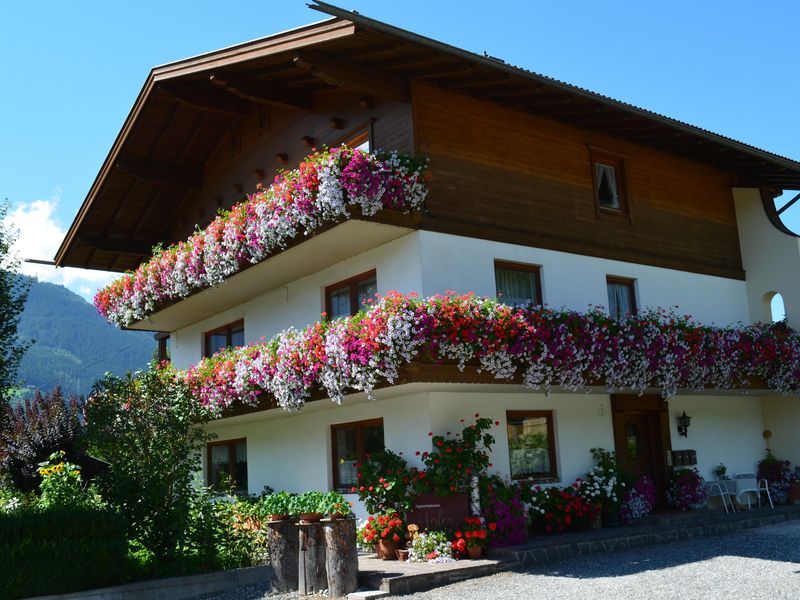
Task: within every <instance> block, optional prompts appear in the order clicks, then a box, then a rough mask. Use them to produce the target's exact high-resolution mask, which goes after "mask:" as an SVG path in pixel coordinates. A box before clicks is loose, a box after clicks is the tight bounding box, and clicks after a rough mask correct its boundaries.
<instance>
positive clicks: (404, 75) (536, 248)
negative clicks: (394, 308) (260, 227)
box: [55, 2, 800, 493]
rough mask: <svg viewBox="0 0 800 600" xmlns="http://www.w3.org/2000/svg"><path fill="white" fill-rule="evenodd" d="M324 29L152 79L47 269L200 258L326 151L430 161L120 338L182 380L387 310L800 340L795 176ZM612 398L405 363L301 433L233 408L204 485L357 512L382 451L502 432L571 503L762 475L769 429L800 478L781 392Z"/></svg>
mask: <svg viewBox="0 0 800 600" xmlns="http://www.w3.org/2000/svg"><path fill="white" fill-rule="evenodd" d="M312 8H314V9H315V10H318V11H321V12H323V13H326V14H327V15H328V17H330V18H327V19H326V20H323V21H321V22H317V23H314V24H311V25H308V26H305V27H300V28H298V29H294V30H291V31H287V32H283V33H279V34H276V35H272V36H268V37H265V38H262V39H259V40H256V41H252V42H247V43H244V44H241V45H238V46H234V47H231V48H227V49H224V50H219V51H216V52H211V53H209V54H204V55H201V56H196V57H193V58H189V59H186V60H182V61H179V62H175V63H171V64H167V65H164V66H161V67H157V68H155V69H153V70H152V71H151V73H150V75H149V76H148V77H147V80H146V82H145V84H144V87H143V88H142V91H141V92H140V94H139V96H138V97H137V99H136V102H135V104H134V105H133V108H132V109H131V112H130V114H129V116H128V118H127V119H126V121H125V123H124V125H123V126H122V130H121V131H120V133H119V135H118V137H117V139H116V140H115V142H114V145H113V147H112V148H111V150H110V152H109V154H108V157H107V158H106V160H105V162H104V163H103V165H102V167H101V169H100V172H99V174H98V176H97V178H96V180H95V181H94V183H93V185H92V187H91V189H90V190H89V193H88V195H87V197H86V200H85V201H84V203H83V205H82V207H81V209H80V212H79V213H78V215H77V216H76V218H75V221H74V223H73V224H72V226H71V227H70V229H69V232H68V233H67V236H66V238H65V239H64V241H63V243H62V245H61V247H60V249H59V251H58V254H57V256H56V257H55V261H56V264H57V265H58V266H72V267H82V268H88V269H102V270H112V271H119V272H124V271H126V270H133V269H136V268H137V266H138V265H139V264H140V263H142V262H143V261H147V260H149V259H150V257H151V254H152V250H151V248H153V246H154V245H156V244H161V245H162V246H163V247H164V248H166V247H168V246H169V245H170V244H174V243H177V242H180V241H181V240H185V239H186V238H187V236H190V235H191V234H192V232H193V231H195V228H196V227H199V228H200V229H201V230H202V229H203V228H204V227H206V226H207V225H208V224H209V223H211V221H212V219H214V217H215V215H216V214H217V212H218V210H219V209H227V208H230V207H231V206H233V205H234V204H236V203H238V202H240V201H242V199H243V197H244V195H245V194H247V193H250V192H253V191H255V190H256V189H257V186H258V185H259V184H262V185H264V186H269V185H270V183H271V182H272V180H273V178H274V177H275V173H276V170H278V169H291V168H295V167H297V165H298V164H299V163H300V162H301V161H302V160H303V158H304V157H305V156H306V155H307V154H309V153H310V152H312V149H313V148H322V147H325V146H327V147H338V146H341V145H345V146H348V147H351V148H361V149H365V150H376V149H383V150H386V151H398V152H401V153H405V154H408V155H412V156H417V157H426V158H427V160H428V164H427V171H426V173H427V175H426V186H427V195H426V197H425V200H424V203H422V204H421V205H420V206H419V207H416V208H414V209H413V210H411V211H410V212H408V213H403V212H402V211H396V210H389V209H386V210H379V211H377V212H376V213H375V214H367V212H366V211H358V210H353V211H351V214H350V215H349V217H348V218H339V219H337V220H335V221H334V222H330V223H326V224H324V225H322V226H321V227H319V228H318V229H317V230H316V231H315V232H314V233H313V234H312V235H303V234H302V233H299V234H297V235H295V236H294V237H293V238H292V239H290V240H289V241H288V242H287V243H286V244H285V247H283V248H279V249H277V250H275V251H274V252H271V253H270V254H269V256H267V257H266V258H265V259H264V260H260V261H258V262H257V263H256V264H252V265H247V268H241V269H240V270H238V271H237V272H235V273H234V274H231V275H230V276H225V277H221V278H220V280H219V281H216V282H215V285H214V286H212V287H208V288H206V289H192V290H190V291H189V292H188V293H186V294H184V295H183V296H182V297H180V298H174V299H170V300H168V301H161V302H157V303H155V304H154V305H153V306H151V307H150V308H149V309H148V310H147V311H146V314H138V315H137V316H135V317H134V318H132V319H130V320H129V322H122V324H123V325H125V326H128V327H130V328H132V329H140V330H149V331H155V332H160V333H159V334H158V336H159V338H160V339H161V340H162V341H161V345H162V348H163V349H164V350H166V348H167V347H168V348H169V352H170V354H171V360H172V363H173V364H174V365H175V366H177V367H179V368H181V369H186V368H189V367H191V366H193V365H195V364H197V363H198V362H200V361H201V359H202V358H203V357H204V356H211V355H213V354H214V353H215V352H217V351H218V350H220V349H222V348H224V347H227V346H240V345H248V344H254V343H257V342H258V341H259V340H260V339H262V338H267V339H269V338H271V337H272V336H275V335H276V334H278V333H279V332H281V331H283V330H285V329H287V328H289V327H294V328H297V329H301V328H303V327H305V326H307V325H308V324H310V323H313V322H315V321H318V320H319V319H320V314H321V313H323V312H326V313H327V315H328V317H329V318H332V317H340V316H347V315H351V314H353V313H355V312H356V311H357V310H358V309H359V308H360V307H361V305H362V303H363V302H364V301H365V299H366V298H370V297H372V296H374V295H375V294H376V293H377V294H378V295H380V296H383V295H385V294H387V293H388V292H390V291H392V290H395V291H397V292H400V293H401V294H417V295H419V296H420V297H431V296H434V295H436V294H442V293H444V292H446V291H448V290H452V291H454V292H457V293H466V292H474V293H475V294H476V295H477V296H485V297H498V296H499V297H500V298H501V300H506V301H509V302H532V303H535V304H540V303H543V304H544V305H546V306H550V307H565V308H567V309H573V310H576V311H587V310H588V309H589V307H590V306H602V307H607V309H608V310H610V312H611V313H612V316H615V317H625V316H626V315H628V314H632V313H636V312H637V311H639V312H641V311H645V310H649V309H652V308H657V307H664V308H667V309H669V308H671V307H678V308H677V309H676V310H677V311H678V312H679V313H680V314H689V315H691V316H692V317H693V318H694V319H695V320H696V321H698V322H700V323H703V324H707V325H711V324H716V325H718V326H722V327H726V326H730V325H735V324H737V323H739V324H744V325H748V324H751V323H756V322H770V321H771V314H770V312H769V305H770V301H771V299H772V297H773V296H774V295H775V294H776V293H780V294H781V295H782V297H783V299H784V303H785V308H786V319H787V322H788V324H789V325H790V326H794V327H798V326H800V243H799V242H798V238H797V236H795V235H794V234H793V233H792V232H791V231H789V230H788V229H787V228H786V227H785V226H784V225H783V224H782V223H781V221H780V219H779V217H778V215H777V214H776V211H775V208H774V203H773V200H774V198H775V197H776V195H778V194H780V193H781V192H783V191H784V190H787V189H800V163H798V162H795V161H792V160H789V159H787V158H783V157H781V156H777V155H775V154H771V153H769V152H766V151H764V150H760V149H758V148H754V147H752V146H749V145H746V144H743V143H741V142H737V141H735V140H732V139H729V138H726V137H723V136H721V135H718V134H715V133H712V132H709V131H706V130H703V129H699V128H697V127H693V126H691V125H688V124H685V123H682V122H679V121H676V120H674V119H670V118H668V117H665V116H662V115H659V114H655V113H652V112H650V111H647V110H644V109H641V108H637V107H635V106H631V105H629V104H626V103H623V102H619V101H617V100H613V99H611V98H607V97H605V96H601V95H598V94H595V93H592V92H589V91H586V90H583V89H580V88H577V87H574V86H571V85H568V84H566V83H562V82H560V81H557V80H554V79H550V78H548V77H544V76H541V75H538V74H536V73H533V72H530V71H527V70H524V69H521V68H517V67H513V66H511V65H508V64H506V63H504V62H503V61H502V60H498V59H495V58H493V57H487V56H480V55H476V54H473V53H470V52H467V51H464V50H460V49H458V48H454V47H452V46H448V45H446V44H444V43H441V42H437V41H435V40H431V39H428V38H424V37H422V36H419V35H416V34H414V33H410V32H407V31H404V30H401V29H397V28H395V27H392V26H390V25H386V24H384V23H380V22H378V21H375V20H372V19H369V18H366V17H364V16H362V15H360V14H357V13H353V12H349V11H345V10H341V9H339V8H336V7H334V6H331V5H328V4H325V3H322V2H319V3H317V4H316V5H314V6H312ZM594 383H595V384H597V383H598V382H594ZM587 391H588V392H590V393H587ZM621 392H623V393H622V394H616V393H609V392H608V391H607V390H606V388H605V386H603V385H601V384H597V385H594V384H592V382H589V384H587V386H586V389H582V390H579V391H569V389H568V386H567V387H564V386H556V387H554V388H553V390H552V393H551V394H546V393H545V392H544V390H541V389H540V390H538V391H537V390H532V389H530V388H529V387H526V386H524V385H521V383H520V381H519V380H518V379H514V380H511V382H505V381H500V380H496V379H494V378H492V377H490V376H487V374H486V373H478V372H477V370H476V369H475V367H474V366H471V365H470V364H468V365H467V367H466V368H465V369H464V370H463V371H461V370H459V369H457V368H454V367H453V366H452V365H450V366H448V365H441V368H440V369H438V370H437V369H436V368H435V365H419V364H416V365H411V367H409V368H407V369H404V370H403V372H402V374H401V376H400V377H398V378H397V379H396V380H395V381H394V384H393V385H389V384H387V383H385V382H384V384H383V385H379V386H376V389H375V390H374V391H373V392H372V393H373V395H374V400H370V399H368V398H367V394H365V393H362V392H359V391H353V390H350V391H348V392H347V393H346V394H345V397H344V399H343V401H342V403H341V405H338V404H336V403H333V402H330V401H327V400H325V399H324V398H320V397H319V395H317V397H316V398H313V400H314V401H309V402H307V403H306V404H305V406H303V407H302V410H300V411H286V410H282V408H281V407H278V406H276V403H275V402H274V401H272V400H270V399H269V398H262V399H261V400H260V401H259V403H258V404H257V405H256V406H255V407H243V406H242V405H240V404H239V403H236V404H234V405H233V406H231V407H230V408H229V409H227V410H226V411H225V412H223V413H222V416H221V418H219V419H218V420H216V421H214V422H213V423H212V424H211V425H210V426H209V427H210V429H212V430H213V431H214V432H215V433H216V434H217V435H218V438H217V440H216V441H215V442H213V444H212V445H211V446H210V447H209V449H208V452H207V455H206V462H207V464H206V476H207V477H208V479H209V481H210V482H216V481H218V480H219V478H220V477H221V476H222V475H224V474H228V473H230V474H232V475H233V476H234V477H235V478H236V480H237V482H238V484H239V486H240V487H241V488H242V489H246V490H249V491H250V492H251V493H258V492H260V491H261V489H262V488H263V487H264V486H266V485H269V486H271V487H273V488H276V489H288V490H292V491H303V490H307V489H320V488H323V489H325V488H328V489H329V488H333V487H339V488H342V489H348V488H349V486H351V485H352V484H353V483H355V469H354V464H355V463H356V462H357V461H358V460H360V459H361V458H363V456H364V454H365V453H367V452H368V451H369V450H370V449H374V448H379V447H387V448H391V449H393V450H395V451H397V452H403V453H404V456H405V457H406V458H407V459H408V460H409V462H411V463H414V461H415V460H417V459H416V458H415V452H416V451H418V450H426V449H429V448H430V438H429V436H428V433H429V432H430V431H434V432H439V433H444V432H447V431H453V430H455V429H457V428H458V427H459V420H460V419H462V418H471V417H472V415H473V414H474V413H481V415H482V416H487V417H491V418H493V419H496V420H498V421H499V422H500V423H501V427H500V431H501V432H502V433H501V434H500V435H498V436H497V438H498V439H497V444H496V446H495V448H494V450H493V455H492V457H491V460H492V464H493V469H494V470H496V471H498V472H499V473H501V474H503V475H506V476H512V477H532V478H534V479H537V480H541V481H560V482H564V483H570V482H572V481H573V480H574V478H576V477H578V476H580V475H582V474H583V473H585V472H586V470H587V469H588V468H589V467H590V466H591V464H592V461H591V456H590V452H589V451H590V449H591V448H596V447H602V448H606V449H616V450H617V452H618V453H619V455H620V461H621V462H622V463H623V465H625V466H627V467H629V468H632V469H634V470H636V471H637V472H643V473H649V474H650V475H652V476H653V477H654V478H655V479H656V482H657V484H658V486H659V487H660V488H662V489H663V488H664V485H665V479H666V477H667V476H668V473H669V470H670V468H671V466H672V459H673V457H674V456H675V455H674V453H673V451H680V450H694V451H695V452H696V457H697V465H698V468H699V470H700V471H701V473H702V474H703V475H704V476H706V477H710V476H711V469H712V467H713V466H714V465H715V464H717V463H719V462H723V463H725V464H726V465H727V466H728V468H729V469H730V470H731V471H753V470H754V469H755V465H756V463H757V461H758V460H759V459H760V458H762V457H763V455H764V450H765V448H766V446H767V442H765V432H766V431H770V432H771V437H770V438H769V442H768V444H769V447H770V448H771V449H772V451H773V452H774V453H775V454H776V455H778V456H779V457H782V458H786V459H789V460H791V461H793V462H800V443H798V440H797V435H796V428H797V423H800V402H798V398H797V397H794V396H789V395H783V394H781V393H779V392H778V391H776V390H774V389H769V386H768V385H766V384H762V385H758V384H753V385H751V386H750V388H749V389H748V390H746V391H743V390H741V389H721V390H719V389H717V390H710V389H706V390H705V391H700V392H690V391H687V390H684V389H680V390H678V393H677V394H676V395H671V396H670V397H669V398H668V399H666V400H665V399H663V398H662V396H661V395H660V390H658V389H655V388H653V389H647V390H645V393H644V394H643V395H638V394H636V393H634V392H631V390H621ZM309 400H312V399H309ZM684 413H685V414H686V415H688V416H690V417H691V425H690V427H689V430H688V433H687V435H685V436H684V435H680V434H679V431H678V425H679V422H678V417H679V416H680V415H682V414H684ZM506 431H507V432H508V435H506V433H505V432H506ZM531 432H533V433H538V434H540V438H543V439H545V440H546V444H545V446H546V447H545V448H543V452H542V453H539V454H536V455H535V457H534V458H529V459H528V460H529V461H533V463H535V464H526V463H525V460H526V459H525V458H524V457H523V458H522V459H519V457H516V458H514V457H513V456H512V454H513V453H512V452H511V451H510V449H509V448H510V445H511V446H514V441H515V440H517V439H518V436H519V435H523V434H526V433H531ZM512 449H513V448H512ZM534 454H535V453H534ZM531 456H533V454H532V455H531ZM520 460H521V461H522V462H521V463H520Z"/></svg>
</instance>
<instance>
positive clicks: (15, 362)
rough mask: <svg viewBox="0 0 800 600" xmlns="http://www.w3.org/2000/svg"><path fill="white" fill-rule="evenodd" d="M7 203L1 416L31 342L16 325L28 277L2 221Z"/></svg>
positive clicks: (0, 276)
mask: <svg viewBox="0 0 800 600" xmlns="http://www.w3.org/2000/svg"><path fill="white" fill-rule="evenodd" d="M7 214H8V204H7V203H5V202H3V203H0V419H2V418H3V417H4V414H5V406H6V405H7V404H8V403H9V401H10V397H11V395H12V394H13V392H14V389H15V384H16V383H17V368H18V367H19V362H20V361H21V360H22V356H23V355H24V354H25V351H26V350H27V349H28V347H29V346H30V342H23V341H20V340H19V338H18V337H17V325H19V319H20V315H21V314H22V310H23V309H24V308H25V300H27V298H28V288H29V285H30V284H29V281H28V280H27V279H26V278H24V277H18V276H17V274H16V272H17V270H18V269H19V258H18V257H17V256H15V255H13V254H12V253H11V246H12V245H13V244H14V241H15V240H16V236H17V234H16V232H15V231H14V230H13V229H11V228H10V227H9V226H7V225H6V224H5V218H6V215H7Z"/></svg>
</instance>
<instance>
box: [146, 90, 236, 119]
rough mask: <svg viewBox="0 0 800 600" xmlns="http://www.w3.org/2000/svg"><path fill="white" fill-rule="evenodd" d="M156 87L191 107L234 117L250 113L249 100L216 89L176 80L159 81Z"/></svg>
mask: <svg viewBox="0 0 800 600" xmlns="http://www.w3.org/2000/svg"><path fill="white" fill-rule="evenodd" d="M156 89H157V90H158V91H159V92H161V93H162V94H165V95H168V96H170V97H171V98H173V99H174V100H175V101H177V102H179V103H180V104H183V105H184V106H189V107H191V108H197V109H199V110H203V111H210V112H215V113H221V114H224V115H228V116H233V117H245V116H247V115H249V114H250V106H249V104H248V103H247V102H243V101H242V100H240V99H238V98H235V97H233V96H230V95H228V94H223V93H221V92H219V91H218V90H215V89H199V88H190V87H187V86H185V85H181V84H179V83H174V82H165V83H159V84H158V85H157V86H156Z"/></svg>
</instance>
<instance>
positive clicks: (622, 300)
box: [606, 277, 636, 319]
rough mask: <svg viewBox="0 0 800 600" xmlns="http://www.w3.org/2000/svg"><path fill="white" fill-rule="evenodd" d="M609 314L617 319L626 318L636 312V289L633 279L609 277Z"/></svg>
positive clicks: (607, 279)
mask: <svg viewBox="0 0 800 600" xmlns="http://www.w3.org/2000/svg"><path fill="white" fill-rule="evenodd" d="M606 285H607V287H608V314H609V315H611V316H612V317H613V318H615V319H624V318H625V317H627V316H628V315H635V314H636V290H635V289H634V280H633V279H624V278H622V277H607V278H606Z"/></svg>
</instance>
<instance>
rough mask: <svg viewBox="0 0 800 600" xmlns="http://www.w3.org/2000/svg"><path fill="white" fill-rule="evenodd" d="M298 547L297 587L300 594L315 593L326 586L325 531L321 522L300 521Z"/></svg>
mask: <svg viewBox="0 0 800 600" xmlns="http://www.w3.org/2000/svg"><path fill="white" fill-rule="evenodd" d="M298 527H299V529H300V543H299V548H298V554H297V556H298V561H297V563H298V571H299V572H298V577H297V583H298V586H297V589H298V590H299V592H300V594H301V595H309V594H316V593H319V592H321V591H322V590H324V589H326V588H327V585H328V575H327V572H326V570H325V532H324V531H323V525H322V523H301V524H300V525H298Z"/></svg>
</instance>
